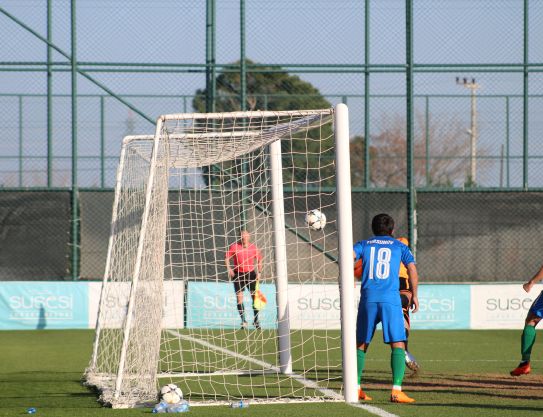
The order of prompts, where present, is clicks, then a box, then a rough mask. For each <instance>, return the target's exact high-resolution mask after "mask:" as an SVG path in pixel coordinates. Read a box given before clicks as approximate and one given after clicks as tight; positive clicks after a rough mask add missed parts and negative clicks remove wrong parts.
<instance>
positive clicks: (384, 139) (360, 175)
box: [351, 115, 468, 187]
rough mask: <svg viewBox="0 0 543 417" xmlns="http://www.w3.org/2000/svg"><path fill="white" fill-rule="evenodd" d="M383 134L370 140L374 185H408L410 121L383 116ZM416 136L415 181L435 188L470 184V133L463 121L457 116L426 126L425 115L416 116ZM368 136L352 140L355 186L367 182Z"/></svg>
mask: <svg viewBox="0 0 543 417" xmlns="http://www.w3.org/2000/svg"><path fill="white" fill-rule="evenodd" d="M380 127H381V130H380V132H379V133H377V134H375V135H372V136H371V139H370V150H369V153H370V164H371V165H370V170H369V171H370V185H371V186H375V187H405V186H406V185H407V163H406V154H407V141H406V122H405V119H404V118H403V117H401V116H398V115H392V116H388V115H387V116H383V118H382V120H381V123H380ZM414 130H415V138H414V159H415V162H414V167H413V168H414V175H415V184H416V185H418V186H423V185H428V186H434V187H452V186H463V185H466V181H467V180H466V178H467V177H466V173H467V169H468V165H467V164H468V160H467V157H466V143H467V142H466V140H467V139H466V135H465V131H464V129H463V128H462V124H461V123H460V122H459V121H457V120H456V119H454V118H449V119H448V120H443V119H441V120H440V121H439V122H436V121H431V122H429V125H428V129H426V126H425V121H424V119H423V118H422V117H420V116H417V117H416V126H415V129H414ZM426 132H428V140H429V144H430V154H429V155H428V157H429V158H430V159H429V171H428V179H429V183H428V184H427V181H426V177H427V175H426V174H427V173H426V158H427V155H426V137H425V136H426ZM363 149H364V138H363V137H362V136H355V137H354V138H353V139H351V164H352V167H351V171H352V175H351V177H352V183H353V184H352V185H353V186H362V185H363V184H364V182H363V181H364V152H363Z"/></svg>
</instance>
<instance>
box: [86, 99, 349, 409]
mask: <svg viewBox="0 0 543 417" xmlns="http://www.w3.org/2000/svg"><path fill="white" fill-rule="evenodd" d="M278 141H279V143H280V151H281V153H280V160H281V164H282V168H281V169H280V172H281V174H282V175H281V177H282V183H281V188H282V194H283V198H282V199H281V201H280V203H281V204H280V205H279V206H278V205H277V202H276V204H275V205H274V198H276V199H277V194H274V192H273V184H272V164H271V159H272V158H273V157H274V155H273V154H272V153H271V148H272V146H274V145H275V146H276V149H277V143H278ZM334 164H335V162H334V138H333V110H330V109H327V110H314V111H289V112H240V113H222V114H207V115H206V114H190V115H189V114H182V115H167V116H163V117H161V119H160V123H159V128H158V129H157V133H156V135H155V136H132V137H127V138H125V140H124V142H123V149H122V154H121V160H120V164H119V169H118V174H117V185H116V193H115V203H114V208H113V218H112V229H111V237H110V245H109V250H108V261H107V266H106V273H105V277H104V283H103V287H102V293H101V297H100V306H99V315H98V322H97V329H96V336H95V343H94V349H93V356H92V359H91V363H90V365H89V368H88V369H87V370H86V373H85V381H86V383H87V384H89V385H92V386H95V387H96V388H98V390H99V391H100V392H101V400H102V401H103V402H104V403H107V404H110V405H112V406H113V407H133V406H135V405H138V404H141V403H146V402H153V401H156V399H157V392H158V389H159V387H160V386H161V385H165V384H167V383H175V384H177V385H178V386H179V387H180V388H181V390H182V391H183V394H184V397H185V399H188V400H189V401H191V402H202V403H221V402H224V403H226V402H230V401H234V400H239V399H245V400H249V401H252V402H260V401H262V402H266V401H281V400H285V401H293V400H324V399H327V400H330V399H332V400H334V399H340V398H342V397H341V389H342V387H341V375H342V369H341V349H340V346H341V339H340V331H339V329H340V322H339V316H340V310H339V290H338V282H337V279H338V267H337V246H338V244H337V231H336V210H335V198H336V196H335V166H334ZM278 207H281V209H282V210H283V211H284V213H282V214H283V215H282V216H281V218H282V219H283V220H282V222H283V223H279V224H284V226H283V230H279V231H278V230H275V229H274V227H275V228H276V227H277V224H276V223H274V221H273V217H274V214H277V213H274V210H275V212H277V211H278ZM312 209H319V210H320V211H321V212H323V213H324V214H325V215H326V217H327V224H326V226H325V228H324V229H323V230H313V229H310V228H309V227H308V225H307V224H306V223H305V214H306V213H307V212H308V211H309V210H312ZM274 224H275V226H274ZM242 230H246V231H248V232H249V234H250V240H251V243H252V244H254V245H256V247H257V248H258V250H259V251H260V253H261V255H262V266H263V268H262V273H261V276H260V280H259V289H260V292H261V294H262V295H263V296H264V297H265V298H266V300H267V302H266V303H265V305H264V306H262V305H256V304H254V303H253V299H252V294H251V293H250V291H249V289H248V288H247V289H245V290H244V291H243V304H242V305H243V310H241V309H240V306H239V305H238V302H237V298H236V293H235V291H234V286H233V283H232V280H231V278H230V277H229V275H228V273H227V269H226V265H225V257H226V254H227V252H228V250H229V248H230V246H231V245H232V244H234V243H236V242H239V240H240V232H241V231H242ZM277 233H281V234H283V235H284V247H283V248H277V247H276V239H275V234H277ZM281 251H283V252H281ZM281 253H283V254H284V255H286V259H285V263H284V265H285V266H286V270H287V276H286V279H287V281H286V282H285V285H279V283H278V280H279V279H281V277H278V276H277V270H278V267H277V259H278V257H281ZM278 289H280V291H279V290H278ZM281 300H283V301H281ZM282 303H283V304H282ZM285 303H286V304H285ZM285 305H286V310H288V311H287V314H286V315H285V311H279V312H278V306H279V307H280V308H279V310H281V306H285ZM255 307H260V309H256V308H255ZM255 314H257V318H258V322H256V323H255ZM242 317H243V319H244V320H245V321H246V322H247V323H248V326H247V328H246V329H244V328H242ZM285 317H286V318H285ZM280 319H283V320H285V319H286V320H288V323H287V325H286V327H285V326H284V325H283V326H281V324H280V323H279V320H280ZM257 327H260V328H257ZM280 327H282V329H285V328H286V329H287V333H285V332H284V330H283V333H281V332H280V331H279V328H280ZM285 349H288V354H287V355H286V356H285V355H283V356H282V352H281V350H285ZM283 353H285V352H283ZM280 357H289V358H290V365H289V366H287V367H286V368H285V365H284V364H282V363H280V361H281V359H280ZM285 369H286V370H287V371H286V372H285Z"/></svg>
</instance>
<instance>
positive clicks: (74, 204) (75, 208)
mask: <svg viewBox="0 0 543 417" xmlns="http://www.w3.org/2000/svg"><path fill="white" fill-rule="evenodd" d="M70 18H71V49H72V55H71V59H70V61H71V62H70V63H71V77H72V80H71V81H72V194H71V208H72V230H71V231H72V280H74V281H75V280H77V279H79V195H78V184H77V58H76V57H77V54H76V50H77V43H76V0H71V16H70Z"/></svg>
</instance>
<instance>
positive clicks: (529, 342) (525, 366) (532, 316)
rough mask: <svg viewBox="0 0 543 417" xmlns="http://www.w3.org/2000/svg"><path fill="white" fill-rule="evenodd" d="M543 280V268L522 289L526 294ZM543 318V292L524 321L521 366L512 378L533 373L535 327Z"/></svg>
mask: <svg viewBox="0 0 543 417" xmlns="http://www.w3.org/2000/svg"><path fill="white" fill-rule="evenodd" d="M542 279H543V266H542V267H541V268H540V269H539V271H538V272H537V274H535V275H534V276H533V277H532V279H530V280H529V281H528V282H526V283H524V284H523V285H522V288H523V289H524V291H526V292H530V290H531V289H532V287H533V286H534V284H535V283H537V282H539V281H541V280H542ZM542 317H543V291H541V293H540V294H539V295H538V296H537V298H536V299H535V300H534V302H533V303H532V305H531V307H530V310H528V314H527V316H526V320H525V321H524V330H523V331H522V336H521V338H520V354H521V355H522V358H521V361H520V363H519V365H518V366H517V367H516V368H515V369H513V370H512V371H511V372H510V374H511V376H520V375H526V374H529V373H530V372H531V367H530V356H531V355H532V347H533V346H534V343H535V326H537V324H538V323H539V322H540V321H541V318H542Z"/></svg>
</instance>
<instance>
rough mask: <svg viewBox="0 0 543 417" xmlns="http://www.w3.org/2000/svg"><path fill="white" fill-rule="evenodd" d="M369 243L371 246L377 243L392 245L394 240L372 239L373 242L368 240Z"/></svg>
mask: <svg viewBox="0 0 543 417" xmlns="http://www.w3.org/2000/svg"><path fill="white" fill-rule="evenodd" d="M368 243H369V244H370V245H371V244H373V243H376V244H378V245H392V244H393V243H394V240H380V239H372V240H368Z"/></svg>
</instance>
